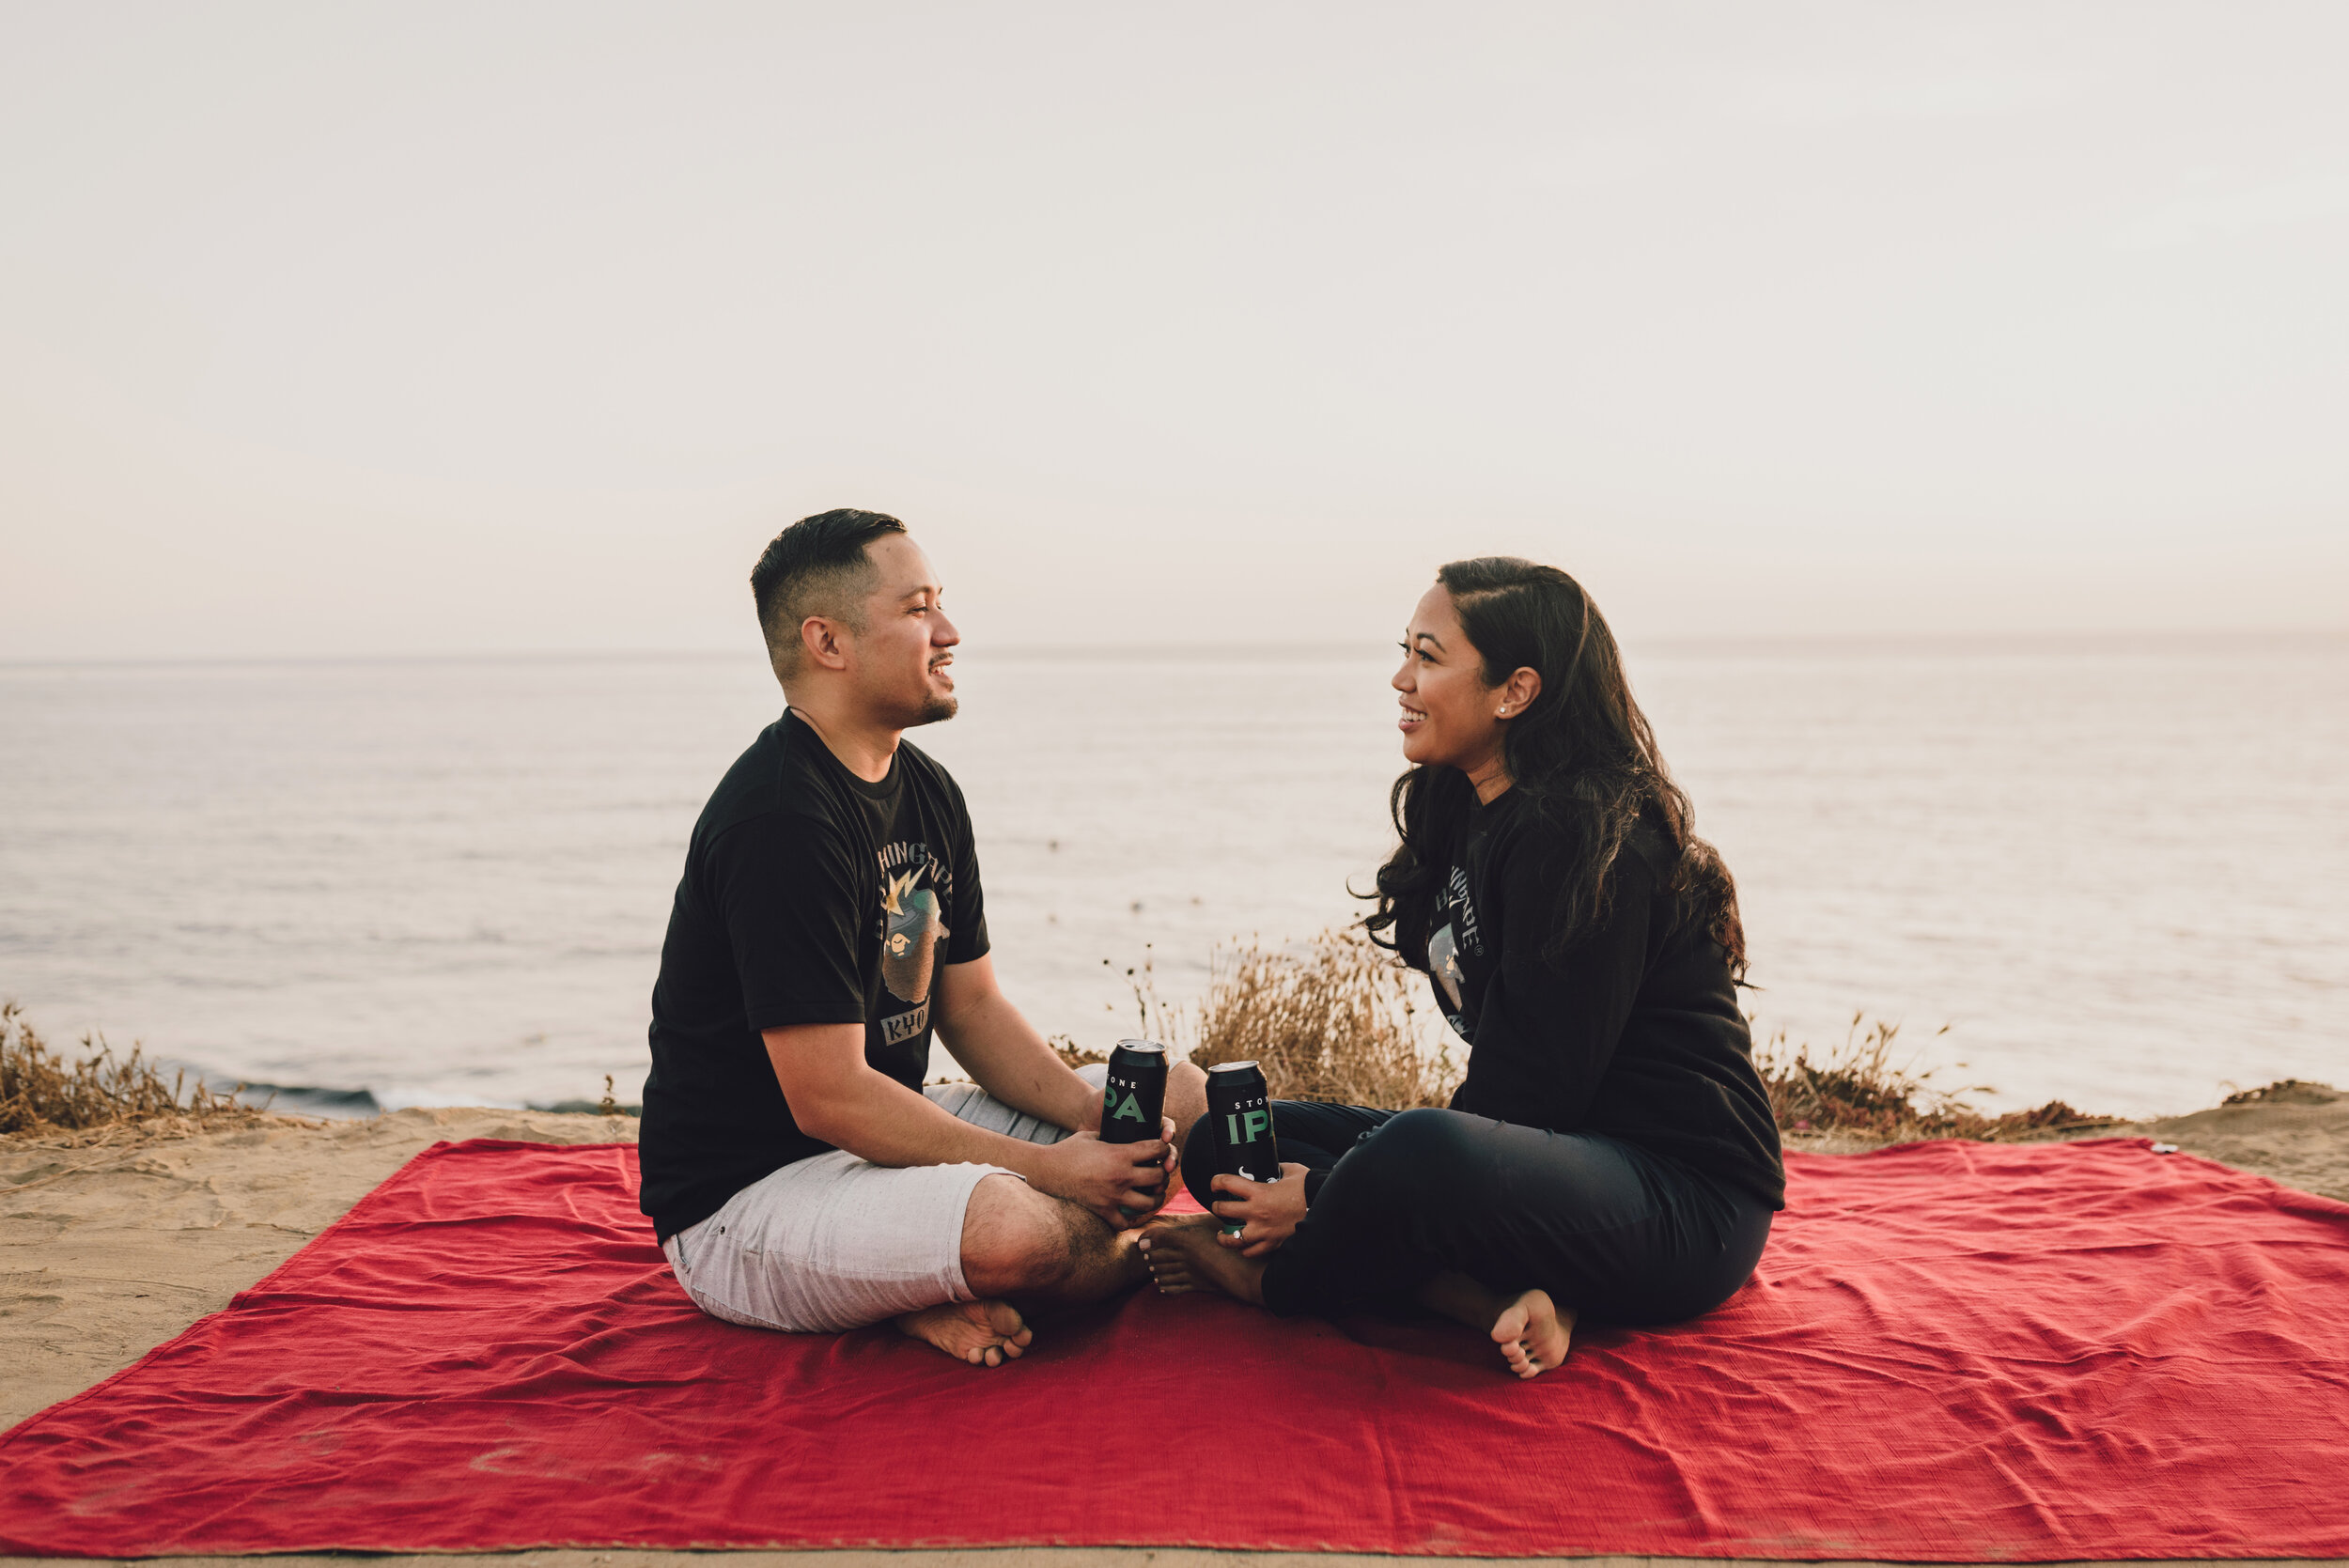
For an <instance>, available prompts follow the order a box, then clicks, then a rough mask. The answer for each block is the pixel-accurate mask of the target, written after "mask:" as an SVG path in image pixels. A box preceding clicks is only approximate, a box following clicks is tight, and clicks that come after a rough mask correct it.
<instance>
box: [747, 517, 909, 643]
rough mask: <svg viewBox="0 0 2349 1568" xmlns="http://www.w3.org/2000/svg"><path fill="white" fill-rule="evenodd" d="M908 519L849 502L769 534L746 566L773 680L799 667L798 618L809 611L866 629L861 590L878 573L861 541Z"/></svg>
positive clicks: (897, 530)
mask: <svg viewBox="0 0 2349 1568" xmlns="http://www.w3.org/2000/svg"><path fill="white" fill-rule="evenodd" d="M905 531H906V525H905V524H904V523H902V522H899V521H898V520H896V519H895V518H893V517H891V516H890V515H889V514H888V513H886V512H860V511H858V510H856V509H855V508H854V507H852V506H843V507H840V508H838V509H837V510H834V511H830V512H818V513H817V514H816V515H815V516H814V517H812V518H801V520H799V521H797V522H795V523H793V524H792V525H791V526H790V527H788V528H786V529H785V530H784V531H783V532H782V533H780V534H778V535H776V536H775V537H774V540H773V542H772V543H770V545H768V547H767V549H766V551H765V552H764V553H762V554H761V555H760V556H759V558H758V565H757V566H755V567H752V568H751V595H752V597H753V598H754V599H756V600H757V603H758V629H759V630H761V631H762V632H764V633H766V636H767V659H768V662H770V663H771V664H772V665H774V667H775V678H776V679H778V680H789V679H790V678H791V677H792V676H793V675H797V674H798V673H799V668H800V655H801V651H802V648H801V642H800V623H801V622H802V621H804V620H806V619H807V618H808V617H809V616H810V615H823V616H827V617H829V618H831V619H832V620H838V621H846V622H848V626H849V627H850V629H853V630H857V631H862V630H863V629H864V624H863V612H864V596H865V595H867V594H869V593H871V592H872V591H873V585H874V583H875V582H879V579H880V569H879V567H876V566H874V565H873V560H872V557H871V556H869V555H867V554H866V553H865V552H864V547H865V546H866V545H869V544H871V543H872V542H873V541H874V540H875V539H878V538H879V537H880V536H882V535H884V534H902V533H904V532H905Z"/></svg>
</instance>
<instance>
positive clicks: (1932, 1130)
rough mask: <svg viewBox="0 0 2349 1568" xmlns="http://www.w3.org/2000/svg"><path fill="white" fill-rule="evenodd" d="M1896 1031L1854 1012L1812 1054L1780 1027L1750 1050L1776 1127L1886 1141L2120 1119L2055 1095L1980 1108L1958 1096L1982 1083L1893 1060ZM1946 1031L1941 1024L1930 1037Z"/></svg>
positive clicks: (1994, 1137) (1991, 1137)
mask: <svg viewBox="0 0 2349 1568" xmlns="http://www.w3.org/2000/svg"><path fill="white" fill-rule="evenodd" d="M1863 1025H1865V1030H1864V1032H1863V1030H1862V1026H1863ZM1900 1031H1901V1026H1900V1025H1898V1024H1895V1023H1886V1022H1884V1021H1883V1020H1882V1019H1880V1018H1879V1019H1876V1020H1875V1021H1874V1022H1870V1021H1869V1020H1868V1019H1867V1017H1866V1016H1865V1015H1864V1014H1860V1013H1854V1014H1853V1015H1852V1020H1851V1031H1850V1032H1849V1033H1847V1034H1846V1035H1845V1036H1844V1038H1843V1045H1842V1046H1841V1047H1840V1048H1834V1049H1831V1050H1828V1051H1823V1052H1821V1053H1820V1054H1819V1056H1818V1057H1817V1059H1816V1060H1814V1059H1813V1058H1812V1048H1811V1047H1810V1046H1809V1045H1807V1044H1806V1045H1800V1046H1796V1047H1794V1048H1792V1049H1789V1048H1788V1047H1787V1044H1786V1034H1785V1032H1784V1031H1782V1030H1781V1031H1780V1032H1779V1033H1778V1034H1777V1035H1775V1036H1774V1037H1773V1038H1772V1039H1770V1040H1769V1041H1768V1042H1767V1043H1766V1044H1765V1045H1764V1046H1763V1047H1762V1048H1760V1049H1758V1050H1756V1051H1755V1052H1754V1053H1753V1064H1754V1066H1755V1068H1756V1069H1758V1070H1759V1071H1760V1073H1761V1075H1762V1086H1763V1087H1764V1088H1765V1089H1766V1090H1768V1091H1769V1095H1770V1110H1771V1111H1772V1113H1773V1114H1774V1115H1776V1117H1777V1118H1778V1125H1779V1127H1780V1128H1781V1130H1782V1131H1786V1132H1799V1133H1846V1134H1858V1135H1860V1136H1863V1137H1869V1138H1880V1139H1884V1140H1887V1141H1911V1140H1915V1139H1920V1138H1970V1139H1975V1140H1978V1141H1984V1142H1994V1141H2006V1142H2014V1141H2024V1140H2027V1139H2030V1138H2035V1137H2041V1136H2044V1135H2046V1134H2048V1133H2056V1132H2075V1131H2078V1130H2080V1129H2082V1128H2087V1127H2108V1126H2116V1125H2118V1123H2119V1122H2120V1118H2119V1117H2117V1116H2095V1115H2090V1114H2089V1113H2087V1112H2085V1111H2079V1110H2073V1109H2072V1108H2071V1107H2070V1106H2068V1105H2066V1104H2064V1103H2063V1102H2062V1101H2061V1100H2049V1101H2048V1102H2047V1103H2046V1105H2043V1106H2035V1107H2033V1108H2032V1109H2031V1110H2009V1111H2005V1112H2003V1113H2001V1114H1999V1115H1996V1116H1988V1115H1984V1114H1983V1112H1981V1111H1980V1110H1976V1109H1974V1107H1972V1106H1971V1105H1969V1104H1968V1103H1967V1101H1966V1098H1965V1096H1966V1095H1968V1094H1988V1093H1990V1092H1991V1091H1990V1090H1989V1089H1988V1087H1987V1086H1986V1085H1979V1084H1978V1085H1975V1086H1973V1087H1971V1088H1968V1089H1957V1090H1947V1089H1941V1088H1937V1087H1936V1086H1935V1085H1934V1084H1933V1083H1932V1082H1931V1079H1932V1078H1933V1070H1932V1069H1927V1070H1925V1071H1923V1072H1917V1071H1915V1070H1913V1069H1912V1068H1911V1067H1906V1066H1895V1065H1894V1064H1893V1061H1892V1042H1893V1040H1894V1039H1895V1038H1897V1037H1898V1036H1899V1034H1900ZM1948 1032H1949V1026H1948V1025H1947V1024H1944V1025H1942V1026H1941V1028H1940V1029H1939V1030H1937V1031H1936V1037H1937V1038H1938V1037H1939V1036H1940V1035H1942V1034H1946V1033H1948Z"/></svg>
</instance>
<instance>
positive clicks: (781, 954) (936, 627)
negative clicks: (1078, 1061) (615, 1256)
mask: <svg viewBox="0 0 2349 1568" xmlns="http://www.w3.org/2000/svg"><path fill="white" fill-rule="evenodd" d="M751 587H752V591H753V594H754V596H755V598H756V601H757V606H758V619H759V626H760V628H761V629H762V630H763V631H764V632H765V634H766V639H767V649H768V655H769V658H770V661H771V662H772V663H773V665H774V671H775V675H776V677H777V679H779V680H780V681H781V682H782V683H783V691H784V699H785V702H786V705H787V706H786V709H785V712H784V716H783V718H782V719H780V720H779V721H777V722H775V723H774V724H772V725H770V726H769V727H768V728H767V729H766V730H765V731H764V732H762V733H761V734H760V736H759V737H758V738H757V740H755V741H754V742H753V743H752V746H751V748H750V750H749V751H747V752H744V753H742V755H741V757H740V759H739V760H738V761H737V762H736V763H735V765H734V766H733V768H731V769H729V770H728V772H727V773H726V776H725V778H724V780H723V782H721V783H720V784H719V785H718V788H717V792H716V793H715V794H713V795H712V796H711V797H710V798H709V803H708V806H707V807H705V808H704V809H703V812H702V815H701V819H700V821H699V822H697V823H696V824H695V825H694V828H693V837H692V846H691V847H690V848H689V849H688V850H687V852H686V858H685V876H684V877H683V879H682V880H681V881H680V882H679V883H678V884H677V900H676V903H675V905H674V907H673V908H672V909H671V912H670V916H669V934H668V939H667V941H666V942H665V943H664V944H663V945H662V947H661V979H660V983H659V985H658V986H655V987H654V990H653V1000H652V1013H653V1021H652V1072H651V1074H650V1076H648V1077H647V1078H646V1080H645V1112H644V1124H643V1142H642V1146H641V1153H642V1156H643V1166H644V1191H643V1195H642V1200H641V1202H642V1206H643V1208H644V1211H645V1213H646V1214H647V1215H649V1216H650V1217H651V1218H652V1219H653V1223H654V1227H655V1229H656V1230H657V1231H658V1233H659V1234H660V1237H661V1249H662V1250H663V1251H664V1252H665V1253H666V1254H667V1255H668V1258H669V1263H670V1266H671V1267H672V1268H674V1269H675V1270H676V1272H677V1280H678V1282H679V1283H681V1284H683V1285H684V1287H685V1289H686V1292H687V1294H688V1295H690V1296H692V1298H693V1300H694V1301H695V1303H696V1304H698V1305H699V1306H700V1307H701V1308H702V1310H703V1311H705V1312H709V1313H710V1314H711V1315H713V1316H716V1317H721V1318H724V1319H726V1320H728V1321H730V1322H736V1323H747V1324H753V1325H757V1326H761V1327H770V1328H780V1329H786V1330H812V1331H832V1330H839V1329H845V1328H854V1327H862V1326H863V1325H865V1324H870V1323H878V1322H879V1321H881V1320H882V1319H884V1318H888V1319H893V1320H894V1322H895V1323H896V1325H897V1327H899V1328H901V1329H903V1330H904V1331H905V1332H906V1333H908V1334H910V1335H912V1336H913V1337H915V1338H916V1339H920V1340H924V1341H926V1342H927V1343H930V1344H933V1345H936V1346H937V1347H938V1348H939V1349H941V1350H942V1351H944V1352H945V1353H946V1354H948V1355H950V1356H953V1357H956V1358H959V1359H961V1360H965V1361H968V1362H970V1363H972V1365H974V1366H990V1367H992V1366H1000V1365H1002V1364H1003V1362H1004V1361H1005V1360H1007V1359H1009V1358H1015V1357H1017V1356H1019V1353H1020V1352H1021V1351H1022V1350H1023V1349H1025V1348H1026V1346H1027V1345H1028V1343H1030V1340H1031V1330H1030V1329H1029V1327H1028V1324H1027V1318H1028V1317H1029V1316H1030V1315H1031V1314H1033V1313H1035V1312H1040V1311H1043V1310H1047V1309H1050V1308H1052V1307H1057V1306H1065V1305H1073V1304H1076V1303H1081V1302H1087V1301H1093V1300H1097V1299H1099V1298H1101V1297H1103V1296H1109V1295H1111V1294H1112V1293H1113V1292H1117V1291H1121V1290H1125V1289H1127V1288H1128V1287H1130V1286H1132V1285H1135V1284H1138V1283H1140V1282H1141V1281H1142V1279H1143V1274H1144V1269H1143V1260H1142V1256H1141V1254H1140V1252H1139V1251H1138V1250H1137V1249H1136V1246H1135V1239H1136V1238H1135V1235H1134V1233H1133V1232H1132V1231H1131V1229H1130V1227H1131V1226H1132V1225H1134V1224H1136V1223H1138V1222H1139V1220H1140V1219H1141V1218H1142V1217H1143V1216H1144V1215H1146V1214H1148V1213H1149V1212H1151V1211H1152V1210H1153V1209H1155V1208H1156V1207H1157V1206H1158V1203H1159V1200H1160V1197H1161V1195H1162V1192H1163V1188H1164V1176H1165V1169H1164V1168H1165V1165H1166V1164H1167V1163H1168V1158H1167V1157H1168V1148H1169V1146H1168V1144H1167V1143H1166V1142H1165V1141H1162V1140H1161V1141H1145V1142H1140V1143H1104V1142H1102V1141H1100V1139H1099V1137H1098V1135H1097V1129H1098V1126H1099V1122H1100V1113H1101V1101H1100V1094H1101V1090H1100V1086H1099V1074H1098V1069H1089V1071H1092V1072H1093V1074H1094V1077H1093V1079H1091V1080H1088V1079H1087V1078H1085V1077H1083V1076H1081V1075H1080V1074H1078V1073H1076V1072H1073V1071H1071V1070H1070V1069H1069V1068H1068V1066H1067V1065H1066V1063H1063V1062H1062V1061H1061V1059H1060V1058H1059V1057H1058V1056H1057V1055H1056V1054H1055V1053H1054V1052H1053V1050H1052V1049H1051V1048H1050V1046H1048V1045H1046V1044H1045V1043H1044V1041H1043V1039H1042V1038H1041V1037H1040V1036H1039V1035H1038V1034H1037V1033H1036V1032H1035V1031H1034V1029H1033V1028H1032V1027H1030V1025H1029V1024H1028V1022H1027V1020H1026V1019H1024V1018H1022V1017H1020V1016H1019V1010H1018V1009H1017V1008H1015V1007H1013V1006H1012V1004H1011V1002H1010V1001H1008V1000H1006V999H1005V997H1004V996H1003V992H1002V990H1001V989H1000V988H998V986H997V985H996V980H995V968H994V962H993V960H992V959H991V958H989V957H988V941H987V919H986V914H985V910H984V908H983V904H982V900H981V895H980V891H979V867H978V861H977V858H976V855H975V853H974V851H973V848H972V831H971V820H970V817H969V815H968V814H967V813H966V811H965V809H964V806H963V800H962V791H961V790H960V789H958V788H957V787H956V785H955V782H954V780H953V779H952V778H950V777H948V776H947V773H946V770H945V769H944V768H941V767H940V766H939V765H938V764H937V763H936V762H933V761H932V760H931V759H930V758H929V757H927V756H926V755H924V754H923V753H921V752H920V751H918V750H916V749H915V748H914V747H913V746H911V745H910V744H908V743H906V742H904V741H903V740H902V739H901V738H900V737H902V735H903V734H904V732H905V731H906V730H908V729H910V728H912V727H913V726H914V725H917V724H927V723H935V722H938V721H940V720H942V719H950V718H952V717H954V713H955V707H956V699H955V683H954V677H953V676H952V675H950V674H949V673H948V669H949V666H951V665H952V664H953V662H954V653H953V649H954V647H955V644H957V642H959V641H960V639H959V638H958V637H957V634H956V631H955V628H954V623H953V622H951V621H950V620H948V619H947V618H946V612H945V610H944V608H943V607H942V606H941V603H940V598H941V589H940V587H939V582H938V574H937V573H936V572H934V571H933V570H932V569H931V567H930V564H929V561H928V560H927V559H926V557H925V556H924V555H923V553H922V551H921V550H920V549H919V548H918V547H916V545H915V544H914V542H913V540H912V538H911V537H910V536H909V535H908V534H907V533H906V531H905V525H904V524H903V523H901V522H899V521H898V520H896V519H894V518H892V517H886V516H883V515H881V514H880V513H878V512H861V511H833V512H824V513H820V514H818V515H817V516H815V517H811V518H806V519H803V520H801V521H799V522H796V523H793V524H792V525H791V526H790V527H789V528H786V529H785V530H784V531H783V533H782V534H780V535H779V536H776V538H775V540H774V542H773V543H772V544H770V545H769V546H768V547H767V551H766V553H765V554H764V555H762V556H761V557H760V558H759V562H758V566H757V568H756V569H755V570H754V571H753V572H752V574H751ZM933 1030H935V1032H937V1035H938V1037H939V1038H940V1039H941V1040H942V1041H944V1042H945V1045H946V1048H947V1050H948V1051H950V1052H951V1053H952V1054H953V1056H954V1058H955V1060H956V1061H957V1062H959V1063H961V1064H962V1065H963V1067H964V1068H965V1069H966V1070H967V1071H968V1072H969V1073H970V1075H971V1077H972V1079H975V1080H976V1087H975V1088H974V1087H972V1086H970V1085H954V1086H941V1087H938V1088H932V1089H929V1090H925V1089H924V1088H923V1079H924V1077H925V1076H926V1069H927V1066H928V1063H929V1045H930V1035H931V1032H932V1031H933Z"/></svg>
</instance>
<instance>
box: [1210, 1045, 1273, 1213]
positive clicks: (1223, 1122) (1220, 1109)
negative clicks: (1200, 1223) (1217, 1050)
mask: <svg viewBox="0 0 2349 1568" xmlns="http://www.w3.org/2000/svg"><path fill="white" fill-rule="evenodd" d="M1207 1126H1208V1127H1209V1129H1210V1133H1211V1135H1212V1136H1213V1138H1214V1139H1215V1173H1216V1174H1217V1175H1220V1176H1237V1177H1239V1178H1240V1179H1241V1180H1243V1181H1252V1182H1277V1181H1279V1180H1280V1179H1281V1148H1280V1145H1279V1143H1278V1142H1276V1141H1274V1139H1273V1136H1272V1101H1271V1098H1270V1095H1269V1093H1268V1089H1267V1087H1266V1084H1265V1080H1264V1072H1263V1070H1262V1069H1261V1068H1259V1067H1258V1066H1257V1065H1256V1064H1255V1063H1253V1062H1225V1063H1221V1064H1219V1065H1217V1066H1213V1067H1209V1068H1208V1069H1207ZM1210 1190H1212V1184H1210ZM1242 1229H1243V1227H1241V1226H1239V1225H1225V1226H1224V1227H1223V1234H1225V1235H1237V1234H1239V1233H1240V1231H1241V1230H1242Z"/></svg>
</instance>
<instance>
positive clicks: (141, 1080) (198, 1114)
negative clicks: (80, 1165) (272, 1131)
mask: <svg viewBox="0 0 2349 1568" xmlns="http://www.w3.org/2000/svg"><path fill="white" fill-rule="evenodd" d="M82 1050H83V1054H82V1055H81V1056H80V1057H79V1058H70V1057H68V1056H67V1055H66V1053H64V1052H62V1051H58V1050H55V1049H54V1048H51V1047H50V1046H49V1045H48V1044H47V1043H45V1042H44V1041H43V1040H42V1039H41V1037H40V1036H39V1034H37V1033H35V1032H33V1026H32V1025H31V1024H29V1023H26V1022H25V1021H24V1018H23V1009H22V1008H20V1007H19V1006H18V1005H17V1004H16V1003H15V1002H13V1001H9V1002H0V1134H8V1133H21V1132H48V1131H57V1132H86V1131H89V1130H91V1129H94V1128H99V1127H110V1126H117V1125H121V1124H126V1123H145V1122H151V1121H154V1120H156V1119H157V1118H162V1117H170V1118H173V1119H175V1120H177V1121H179V1122H183V1123H190V1124H193V1125H194V1126H196V1127H215V1126H240V1125H243V1124H246V1123H251V1122H257V1121H259V1120H261V1119H262V1115H263V1112H261V1111H260V1110H256V1109H255V1108H254V1107H252V1106H248V1105H240V1104H238V1103H237V1101H236V1100H235V1098H234V1097H232V1096H231V1095H228V1094H215V1093H214V1092H213V1091H212V1090H210V1089H209V1088H207V1087H206V1086H205V1085H204V1084H202V1083H198V1084H197V1085H196V1086H195V1087H194V1089H189V1088H188V1087H187V1081H186V1080H187V1075H186V1074H185V1073H181V1074H179V1075H178V1076H177V1077H176V1078H174V1079H172V1080H171V1081H170V1082H168V1083H166V1082H164V1081H163V1075H162V1074H161V1073H158V1072H157V1071H156V1070H155V1068H154V1066H153V1064H152V1063H148V1062H147V1061H146V1060H144V1059H143V1058H142V1057H141V1055H140V1053H139V1048H138V1047H137V1046H135V1045H134V1046H132V1048H131V1054H130V1055H129V1056H128V1057H118V1056H117V1055H115V1054H114V1051H113V1049H112V1048H110V1047H109V1046H108V1045H107V1044H106V1042H105V1039H104V1037H103V1036H102V1035H97V1034H85V1035H83V1036H82Z"/></svg>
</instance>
